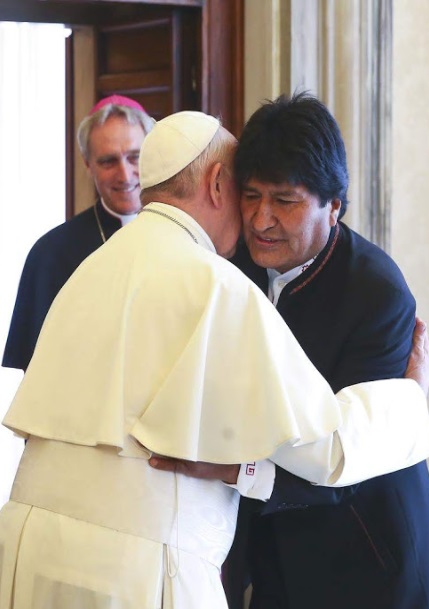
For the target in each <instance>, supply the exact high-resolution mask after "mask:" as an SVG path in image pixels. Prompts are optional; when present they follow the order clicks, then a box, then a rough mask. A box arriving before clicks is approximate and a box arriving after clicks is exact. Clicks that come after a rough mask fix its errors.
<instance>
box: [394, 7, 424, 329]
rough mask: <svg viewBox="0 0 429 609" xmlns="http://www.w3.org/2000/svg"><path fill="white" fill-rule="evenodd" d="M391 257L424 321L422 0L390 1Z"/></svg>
mask: <svg viewBox="0 0 429 609" xmlns="http://www.w3.org/2000/svg"><path fill="white" fill-rule="evenodd" d="M393 24H394V29H393V184H392V186H393V189H392V190H393V200H392V252H391V253H392V256H393V258H394V259H395V260H396V261H397V262H398V264H399V266H400V267H401V269H402V270H403V272H404V274H405V277H406V279H407V281H408V283H409V285H410V287H411V289H412V291H413V293H414V295H415V297H416V299H417V310H418V312H419V314H420V315H421V316H423V318H424V319H425V320H426V321H427V322H428V323H429V36H428V34H427V27H428V24H429V1H428V0H394V20H393Z"/></svg>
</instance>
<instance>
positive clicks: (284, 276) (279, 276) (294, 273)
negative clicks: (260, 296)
mask: <svg viewBox="0 0 429 609" xmlns="http://www.w3.org/2000/svg"><path fill="white" fill-rule="evenodd" d="M316 258H317V256H315V257H314V258H312V259H311V260H309V261H308V262H306V263H305V264H300V265H299V266H297V267H295V268H294V269H290V270H289V271H286V273H279V272H278V271H276V270H275V269H267V273H268V298H269V299H270V300H271V302H272V303H273V304H274V306H275V305H277V302H278V300H279V297H280V294H281V292H282V290H283V288H284V287H285V285H287V284H288V283H290V282H291V281H293V280H294V279H295V278H296V277H298V275H301V273H303V272H304V271H306V270H307V269H308V267H309V266H310V265H311V264H313V262H314V261H315V260H316Z"/></svg>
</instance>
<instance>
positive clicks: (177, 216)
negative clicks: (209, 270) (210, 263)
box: [141, 201, 216, 254]
mask: <svg viewBox="0 0 429 609" xmlns="http://www.w3.org/2000/svg"><path fill="white" fill-rule="evenodd" d="M141 211H142V212H144V211H147V212H152V213H155V214H158V215H160V216H161V217H164V218H166V219H169V220H170V221H173V222H174V223H175V224H177V225H178V226H179V227H181V228H182V229H184V230H185V231H186V232H187V233H188V234H189V235H190V237H191V238H192V239H193V240H194V241H195V242H196V243H198V245H201V246H202V247H204V248H205V249H207V250H210V251H211V252H213V253H214V254H216V248H215V246H214V245H213V241H212V240H211V239H210V237H209V236H208V234H207V233H206V231H205V230H204V229H203V228H202V227H201V226H200V225H199V224H198V222H197V221H196V220H194V218H192V216H190V215H189V214H187V213H186V212H185V211H183V210H182V209H179V208H177V207H174V206H173V205H168V204H167V203H159V202H158V201H154V202H152V203H149V204H148V205H145V206H144V207H143V209H142V210H141Z"/></svg>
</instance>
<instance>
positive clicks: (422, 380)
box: [405, 317, 429, 395]
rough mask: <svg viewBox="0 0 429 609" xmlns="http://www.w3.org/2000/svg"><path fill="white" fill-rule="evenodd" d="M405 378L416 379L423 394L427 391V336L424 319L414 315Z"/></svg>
mask: <svg viewBox="0 0 429 609" xmlns="http://www.w3.org/2000/svg"><path fill="white" fill-rule="evenodd" d="M405 378H409V379H413V380H415V381H417V383H418V384H419V385H420V387H421V388H422V389H423V391H424V392H425V394H426V395H427V394H428V391H429V337H428V333H427V330H426V324H425V323H424V321H422V320H421V319H419V318H418V317H416V326H415V328H414V334H413V348H412V351H411V354H410V358H409V360H408V366H407V370H406V372H405Z"/></svg>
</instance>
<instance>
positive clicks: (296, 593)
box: [224, 223, 429, 609]
mask: <svg viewBox="0 0 429 609" xmlns="http://www.w3.org/2000/svg"><path fill="white" fill-rule="evenodd" d="M233 262H234V263H235V264H237V266H239V267H240V268H241V269H242V270H243V271H244V272H245V273H246V274H247V275H248V276H249V277H250V278H251V279H252V280H253V281H255V282H256V283H257V284H258V285H259V287H260V288H261V289H262V290H264V291H265V293H267V289H268V277H267V271H266V269H262V268H260V267H257V266H256V265H255V264H254V263H253V262H252V261H251V259H250V256H249V253H248V251H247V249H246V248H245V247H242V248H240V249H239V250H238V252H237V254H236V256H235V258H234V260H233ZM277 309H278V311H279V312H280V314H281V315H282V317H283V318H284V320H285V321H286V322H287V323H288V325H289V326H290V328H291V330H292V331H293V333H294V334H295V336H296V337H297V338H298V340H299V342H300V343H301V345H302V347H303V348H304V350H305V351H306V353H307V355H308V356H309V358H310V359H311V360H312V362H313V363H314V364H315V366H316V367H317V368H318V369H319V371H320V372H321V373H322V374H323V375H324V376H325V378H326V379H327V380H328V381H329V383H330V384H331V386H332V388H333V389H334V390H335V391H338V390H339V389H341V388H342V387H345V386H347V385H353V384H354V383H359V382H362V381H368V380H376V379H385V378H390V377H392V378H393V377H401V376H402V375H403V374H404V371H405V368H406V364H407V358H408V355H409V351H410V348H411V341H412V332H413V328H414V323H415V302H414V299H413V297H412V296H411V294H410V292H409V290H408V288H407V285H406V283H405V281H404V279H403V277H402V274H401V272H400V271H399V269H398V268H397V266H396V265H395V263H394V262H393V261H392V260H391V259H390V258H389V257H388V256H387V255H386V254H385V253H384V252H383V251H382V250H380V249H379V248H377V247H376V246H375V245H373V244H371V243H369V242H368V241H366V240H365V239H363V238H362V237H360V236H359V235H357V234H356V233H355V232H353V231H351V230H350V229H349V228H347V227H346V226H345V225H343V224H341V223H340V224H339V225H338V227H335V228H333V229H332V231H331V235H330V239H329V242H328V244H327V246H326V247H325V249H324V250H323V252H322V253H321V254H320V255H319V256H318V257H317V259H316V261H315V262H314V263H313V264H312V265H311V266H310V267H309V268H308V269H307V270H306V271H305V272H304V273H302V274H301V275H300V276H298V277H297V278H296V279H294V280H293V281H292V282H290V283H289V284H288V285H286V287H285V288H284V289H283V291H282V293H281V295H280V298H279V301H278V304H277ZM285 374H287V371H286V370H285ZM404 408H407V404H404ZM382 450H383V446H382V445H380V451H382ZM255 510H256V512H255ZM247 526H248V527H249V528H248V529H247ZM244 540H245V541H246V543H245V541H244ZM245 545H246V546H247V547H246V552H247V560H248V561H249V565H250V572H251V579H252V581H253V583H254V595H253V600H252V604H251V607H252V608H254V609H316V608H317V609H428V608H429V477H428V470H427V466H426V463H425V462H423V463H420V464H417V465H415V466H414V467H411V468H407V469H404V470H401V471H399V472H395V473H393V474H389V475H385V476H380V477H378V478H374V479H372V480H369V481H367V482H364V483H361V484H359V485H355V486H352V487H348V488H344V489H329V488H322V487H315V486H313V485H311V484H310V483H307V482H305V481H304V480H301V479H299V478H296V477H295V476H293V475H291V474H289V473H288V472H285V471H283V470H281V469H280V468H278V467H276V480H275V486H274V491H273V494H272V496H271V498H270V500H269V501H267V502H266V503H264V504H263V503H259V502H255V501H252V500H249V499H242V500H241V504H240V512H239V521H238V529H237V535H236V540H235V542H234V546H233V548H232V550H231V553H230V557H229V559H228V561H227V564H226V565H225V570H224V581H225V587H226V589H227V594H228V597H229V603H230V607H231V609H241V608H242V606H243V605H242V591H243V587H244V586H245V582H246V580H245V578H244V573H245V571H246V567H245V566H244V565H245V564H246V559H245V558H244V556H245V554H244V546H245Z"/></svg>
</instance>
